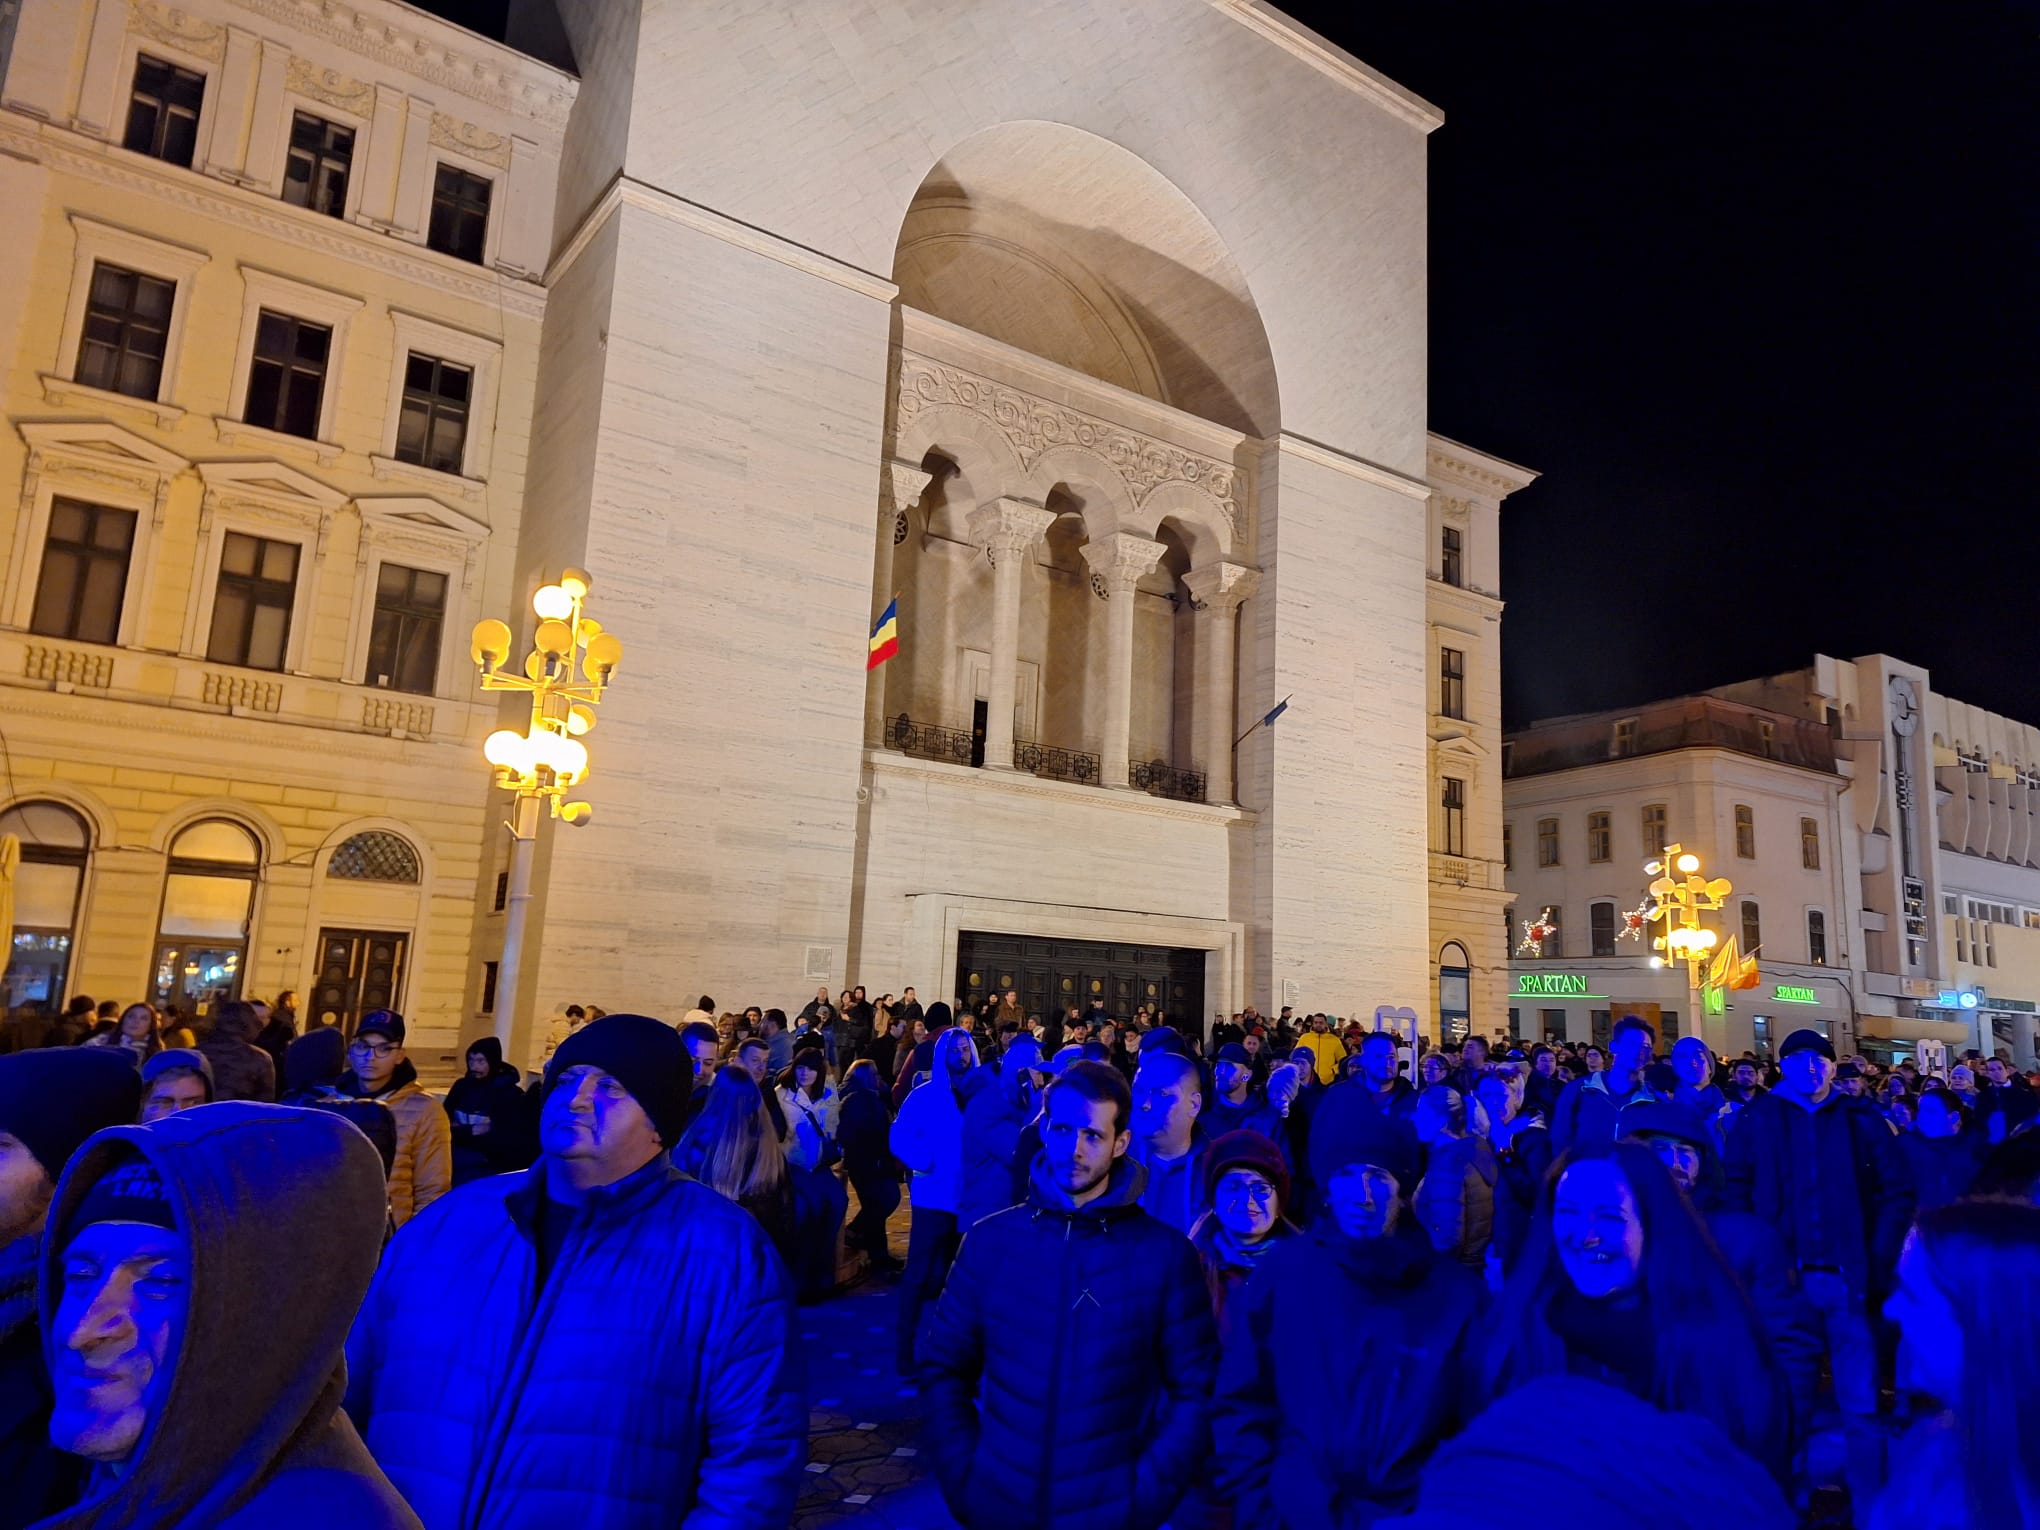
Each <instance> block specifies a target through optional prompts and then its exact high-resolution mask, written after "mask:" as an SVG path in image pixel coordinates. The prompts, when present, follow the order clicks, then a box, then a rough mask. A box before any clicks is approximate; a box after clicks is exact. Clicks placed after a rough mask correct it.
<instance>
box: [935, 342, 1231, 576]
mask: <svg viewBox="0 0 2040 1530" xmlns="http://www.w3.org/2000/svg"><path fill="white" fill-rule="evenodd" d="M941 407H948V408H962V409H968V410H970V411H971V412H972V413H973V414H978V415H982V416H983V417H984V418H985V419H987V420H989V421H991V423H992V424H993V425H994V426H996V427H997V428H998V429H999V431H1000V432H1001V433H1002V434H1003V435H1004V436H1005V437H1006V439H1007V440H1008V441H1010V442H1011V443H1012V445H1013V450H1014V451H1015V452H1017V453H1018V454H1019V456H1020V462H1021V466H1023V467H1025V468H1030V469H1031V468H1032V467H1033V466H1034V464H1035V462H1036V460H1037V459H1039V458H1040V457H1041V455H1042V454H1043V453H1044V452H1046V451H1048V450H1049V449H1050V448H1051V447H1057V446H1080V447H1083V448H1085V449H1086V450H1089V451H1094V452H1096V453H1097V454H1098V455H1099V456H1101V457H1103V458H1104V459H1105V460H1106V461H1107V462H1109V463H1111V464H1112V466H1113V467H1114V468H1115V469H1117V470H1118V472H1119V475H1120V476H1121V477H1122V478H1124V479H1125V480H1126V483H1127V486H1128V487H1129V488H1130V489H1132V491H1133V496H1134V503H1135V504H1136V505H1139V504H1141V503H1143V502H1145V501H1146V499H1147V497H1148V496H1149V495H1150V494H1152V493H1154V492H1155V490H1157V489H1159V488H1160V487H1162V485H1164V484H1169V483H1187V484H1192V485H1194V486H1196V487H1197V488H1200V489H1203V490H1204V491H1205V492H1206V493H1208V494H1210V495H1211V497H1212V498H1213V499H1215V500H1217V501H1218V505H1219V509H1220V511H1221V512H1222V513H1223V514H1224V516H1225V524H1226V531H1227V533H1228V535H1229V536H1230V537H1235V538H1236V537H1237V536H1238V535H1239V524H1240V506H1239V498H1238V492H1237V484H1236V475H1235V474H1234V472H1233V468H1232V464H1231V463H1229V462H1222V461H1220V460H1219V459H1218V458H1216V457H1206V456H1203V455H1201V454H1200V453H1197V452H1190V451H1185V450H1184V449H1183V448H1182V447H1180V446H1172V445H1170V444H1169V443H1168V442H1166V441H1159V440H1156V439H1155V438H1154V437H1153V436H1144V435H1141V434H1140V433H1139V432H1137V431H1133V430H1129V429H1127V428H1126V427H1125V426H1123V425H1115V424H1113V423H1112V422H1111V421H1110V420H1103V419H1100V418H1098V416H1096V415H1093V414H1086V413H1084V412H1083V411H1082V410H1080V409H1072V408H1070V407H1069V405H1067V404H1058V403H1056V402H1054V401H1053V400H1051V399H1045V398H1040V397H1037V396H1036V395H1035V394H1032V393H1027V392H1023V391H1022V390H1021V389H1019V388H1015V387H1011V386H1009V385H1008V384H1006V383H1000V382H993V381H992V380H991V379H990V378H986V377H979V376H977V375H976V374H974V373H971V372H966V371H964V370H963V369H962V368H961V367H953V366H949V365H947V364H945V363H943V362H937V361H930V360H928V359H927V358H926V357H923V356H915V355H912V354H910V353H907V352H904V351H903V352H901V354H900V388H899V405H898V414H899V423H900V424H902V425H905V424H907V423H909V422H910V421H912V420H913V419H914V417H915V416H916V415H918V414H920V413H921V411H922V410H924V409H933V408H941Z"/></svg>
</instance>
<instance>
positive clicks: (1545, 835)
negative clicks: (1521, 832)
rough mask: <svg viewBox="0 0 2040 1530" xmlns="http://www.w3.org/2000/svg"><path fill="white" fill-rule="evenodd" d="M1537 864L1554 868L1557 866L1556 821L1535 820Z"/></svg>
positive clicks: (1550, 819)
mask: <svg viewBox="0 0 2040 1530" xmlns="http://www.w3.org/2000/svg"><path fill="white" fill-rule="evenodd" d="M1537 864H1538V865H1539V866H1556V865H1557V864H1558V820H1557V819H1556V818H1540V819H1538V820H1537Z"/></svg>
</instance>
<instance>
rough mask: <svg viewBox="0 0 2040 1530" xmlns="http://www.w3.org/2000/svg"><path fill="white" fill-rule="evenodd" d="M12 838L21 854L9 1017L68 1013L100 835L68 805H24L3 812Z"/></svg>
mask: <svg viewBox="0 0 2040 1530" xmlns="http://www.w3.org/2000/svg"><path fill="white" fill-rule="evenodd" d="M9 834H11V835H13V836H14V837H15V838H16V839H17V840H18V841H19V842H20V847H21V848H20V860H19V862H18V863H17V864H16V865H15V867H14V870H13V874H12V876H11V877H9V878H8V890H9V891H11V892H12V894H13V899H12V903H13V910H14V912H13V915H12V916H11V919H10V928H9V929H8V932H7V934H8V941H7V965H6V977H5V979H4V980H0V992H4V995H5V999H6V1013H8V1014H12V1013H13V1012H14V1011H15V1010H17V1009H20V1008H23V1007H27V1008H39V1009H43V1010H46V1011H48V1012H50V1013H52V1014H54V1013H57V1012H59V1011H61V1010H62V1009H63V1007H64V998H65V994H66V992H67V990H68V988H69V985H70V979H71V950H72V947H73V945H74V944H75V943H76V941H77V938H78V904H79V898H80V895H81V893H82V892H83V890H84V886H85V861H86V858H87V857H88V856H89V855H90V853H91V850H92V833H91V830H90V829H88V828H87V827H86V824H85V820H84V819H83V818H81V817H80V816H79V815H78V814H77V813H75V812H73V811H72V810H71V809H70V808H67V807H65V806H64V805H63V804H62V803H58V802H22V803H17V804H16V805H15V806H13V807H11V808H9V809H8V810H7V811H6V812H4V813H0V836H5V835H9ZM0 901H5V900H4V899H0Z"/></svg>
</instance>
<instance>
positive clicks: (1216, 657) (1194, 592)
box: [1183, 563, 1261, 802]
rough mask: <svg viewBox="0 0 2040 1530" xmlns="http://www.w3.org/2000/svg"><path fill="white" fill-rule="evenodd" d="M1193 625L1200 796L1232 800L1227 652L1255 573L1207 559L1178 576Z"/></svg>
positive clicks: (1230, 667)
mask: <svg viewBox="0 0 2040 1530" xmlns="http://www.w3.org/2000/svg"><path fill="white" fill-rule="evenodd" d="M1183 587H1184V588H1185V589H1187V590H1188V591H1189V592H1190V600H1191V609H1192V610H1193V611H1195V612H1196V616H1195V618H1194V619H1195V621H1196V623H1197V627H1196V635H1197V660H1196V662H1197V714H1196V722H1197V728H1196V739H1197V753H1196V764H1197V768H1198V769H1199V770H1201V771H1203V772H1204V800H1205V801H1206V802H1231V801H1232V800H1233V768H1232V763H1233V762H1232V741H1233V734H1234V728H1233V722H1234V715H1233V653H1234V648H1235V644H1234V641H1233V638H1234V627H1235V625H1236V623H1237V622H1238V619H1239V610H1240V602H1241V601H1243V600H1245V599H1246V598H1247V597H1248V596H1250V595H1252V594H1253V593H1254V592H1255V591H1256V590H1258V589H1259V588H1260V587H1261V576H1260V574H1259V573H1258V572H1256V571H1255V570H1253V569H1250V568H1246V567H1244V566H1243V565H1241V564H1238V563H1213V564H1208V565H1206V566H1205V567H1203V568H1193V569H1192V570H1190V572H1189V573H1187V574H1185V575H1184V576H1183Z"/></svg>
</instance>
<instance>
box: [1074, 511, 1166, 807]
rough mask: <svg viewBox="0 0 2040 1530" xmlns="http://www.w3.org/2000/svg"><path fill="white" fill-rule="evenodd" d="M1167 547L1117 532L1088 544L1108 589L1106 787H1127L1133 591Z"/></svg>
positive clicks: (1088, 558) (1102, 756)
mask: <svg viewBox="0 0 2040 1530" xmlns="http://www.w3.org/2000/svg"><path fill="white" fill-rule="evenodd" d="M1167 550H1168V549H1167V548H1165V547H1164V546H1163V545H1162V544H1161V543H1160V542H1150V541H1149V540H1148V539H1147V538H1146V537H1137V536H1133V535H1130V534H1129V533H1127V532H1124V531H1121V532H1116V533H1114V534H1113V535H1111V536H1109V537H1101V538H1100V539H1099V540H1097V541H1095V542H1088V543H1086V544H1085V545H1084V561H1085V562H1086V563H1088V564H1090V565H1091V573H1092V575H1093V576H1094V577H1095V578H1096V579H1098V580H1099V581H1100V582H1101V583H1103V584H1104V586H1105V600H1106V612H1105V632H1106V638H1105V742H1104V744H1103V746H1102V747H1101V748H1100V750H1099V757H1098V758H1099V763H1098V780H1099V782H1100V784H1102V785H1105V786H1125V785H1126V784H1127V758H1128V754H1129V750H1130V744H1131V740H1130V739H1129V738H1128V734H1129V733H1130V732H1131V731H1132V728H1133V587H1134V585H1136V584H1137V583H1139V582H1140V580H1141V579H1142V578H1143V577H1144V576H1145V575H1148V574H1151V573H1153V572H1154V568H1155V565H1156V564H1157V563H1159V562H1161V560H1162V554H1163V553H1164V552H1166V551H1167Z"/></svg>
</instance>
